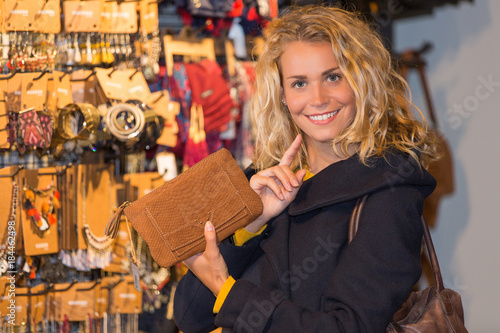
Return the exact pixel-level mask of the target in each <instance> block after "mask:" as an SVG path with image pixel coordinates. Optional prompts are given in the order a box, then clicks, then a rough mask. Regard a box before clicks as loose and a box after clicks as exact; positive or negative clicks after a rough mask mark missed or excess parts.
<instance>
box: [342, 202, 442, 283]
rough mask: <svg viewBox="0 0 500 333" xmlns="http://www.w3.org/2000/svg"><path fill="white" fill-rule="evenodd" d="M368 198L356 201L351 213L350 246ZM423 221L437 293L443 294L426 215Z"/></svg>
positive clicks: (421, 218)
mask: <svg viewBox="0 0 500 333" xmlns="http://www.w3.org/2000/svg"><path fill="white" fill-rule="evenodd" d="M367 198H368V196H367V195H365V196H363V197H361V198H359V199H358V200H357V201H356V205H355V206H354V209H353V210H352V213H351V219H350V220H349V238H348V243H349V244H350V243H351V242H352V240H353V238H354V236H355V235H356V232H357V231H358V225H359V218H360V216H361V211H362V209H363V206H364V204H365V202H366V199H367ZM420 220H421V221H422V228H423V231H424V242H425V246H426V249H427V254H428V255H429V259H430V262H431V267H432V271H433V272H434V279H435V280H436V289H437V292H441V291H442V290H443V289H444V286H443V277H442V276H441V269H440V267H439V262H438V258H437V255H436V250H435V249H434V244H433V243H432V238H431V234H430V231H429V227H428V226H427V222H426V221H425V218H424V215H422V216H421V217H420Z"/></svg>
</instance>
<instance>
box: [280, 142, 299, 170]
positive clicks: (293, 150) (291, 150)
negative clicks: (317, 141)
mask: <svg viewBox="0 0 500 333" xmlns="http://www.w3.org/2000/svg"><path fill="white" fill-rule="evenodd" d="M301 143H302V135H300V134H299V135H297V137H296V138H295V140H293V142H292V144H291V145H290V147H288V149H287V150H286V152H285V154H284V155H283V157H282V158H281V162H280V164H279V165H286V166H290V164H292V161H293V158H294V157H295V155H297V152H298V151H299V148H300V144H301Z"/></svg>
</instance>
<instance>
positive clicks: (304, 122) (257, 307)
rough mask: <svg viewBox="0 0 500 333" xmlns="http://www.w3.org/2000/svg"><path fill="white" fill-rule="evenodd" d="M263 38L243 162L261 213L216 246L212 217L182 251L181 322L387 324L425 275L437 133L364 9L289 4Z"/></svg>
mask: <svg viewBox="0 0 500 333" xmlns="http://www.w3.org/2000/svg"><path fill="white" fill-rule="evenodd" d="M264 37H265V46H264V49H263V52H262V54H261V56H260V57H259V60H258V64H257V67H256V75H257V80H256V88H255V95H254V96H253V105H252V108H253V110H252V112H253V114H252V116H253V125H254V130H255V135H256V136H255V138H256V155H255V159H254V164H253V166H252V167H250V168H249V169H248V170H246V174H247V176H248V178H249V179H250V186H251V187H252V188H253V189H254V190H255V192H256V193H258V194H259V195H260V197H261V199H262V201H263V203H264V212H263V214H262V215H261V216H260V217H259V218H257V219H256V220H255V221H254V222H253V223H252V224H250V225H249V226H247V227H246V228H245V229H241V230H239V231H238V232H236V233H235V235H234V236H233V237H231V238H230V239H228V240H225V241H223V242H222V243H221V244H219V245H217V241H216V237H217V236H216V234H215V232H214V231H213V227H212V225H211V224H210V223H207V226H206V228H205V237H206V240H207V247H206V250H205V252H203V253H202V254H199V255H196V256H194V257H192V258H190V259H189V260H186V262H185V263H186V265H187V266H188V267H189V268H190V272H189V273H188V274H187V275H186V276H185V277H184V278H183V279H182V280H181V281H180V283H179V286H178V288H177V292H176V295H175V302H174V316H175V320H176V322H177V324H178V326H179V327H180V329H181V330H182V331H183V332H185V333H188V332H209V331H211V330H213V329H214V328H215V327H223V328H224V329H227V330H229V331H234V332H385V329H386V327H387V325H388V323H389V321H390V320H391V318H392V315H393V314H394V312H395V311H396V310H397V309H398V308H399V307H400V306H401V304H402V303H403V301H404V300H405V298H406V297H407V295H408V294H409V292H410V291H411V289H412V287H413V285H414V284H415V282H417V280H418V279H419V277H420V274H421V266H420V247H421V241H422V229H421V222H420V216H421V214H422V209H423V200H424V198H425V197H426V196H428V195H429V194H430V193H431V192H432V191H433V190H434V187H435V180H434V178H433V177H432V176H431V175H430V174H429V173H428V172H427V171H425V168H424V166H425V164H426V163H427V162H429V161H431V160H432V159H433V158H434V155H435V154H434V144H433V140H432V138H431V137H429V136H428V134H427V133H426V129H425V127H423V126H422V125H421V124H420V123H419V122H417V121H415V120H413V119H412V117H411V115H410V111H409V110H408V106H409V105H411V103H410V101H409V100H408V97H407V96H408V89H407V85H406V83H405V82H404V80H403V79H402V78H401V77H400V76H399V75H398V74H397V73H396V72H395V70H394V67H393V64H392V63H391V57H390V55H389V53H388V52H387V50H386V49H385V48H384V46H383V44H382V43H381V41H380V39H379V37H378V36H377V35H376V34H375V33H374V32H373V31H372V30H371V29H370V27H369V25H368V24H366V23H365V22H364V21H363V20H362V19H360V18H359V17H357V15H356V14H353V13H350V12H346V11H344V10H341V9H336V8H328V7H317V6H308V7H303V8H300V9H296V10H291V11H289V12H288V13H286V14H285V15H283V16H282V17H281V18H279V19H276V20H275V21H273V22H271V24H270V25H269V26H268V27H267V28H266V29H265V31H264ZM365 195H368V199H367V201H366V202H365V205H364V208H363V211H362V214H361V219H360V223H359V229H358V231H357V234H356V237H355V238H354V240H353V241H352V242H351V243H350V244H348V225H349V218H350V215H351V212H352V210H353V208H354V206H355V202H356V200H357V199H358V198H360V197H363V196H365Z"/></svg>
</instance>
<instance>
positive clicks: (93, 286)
mask: <svg viewBox="0 0 500 333" xmlns="http://www.w3.org/2000/svg"><path fill="white" fill-rule="evenodd" d="M98 284H101V279H97V280H96V281H95V283H94V284H93V285H92V286H90V287H88V288H79V289H77V290H76V291H88V290H92V289H94V288H95V287H96V286H97V285H98Z"/></svg>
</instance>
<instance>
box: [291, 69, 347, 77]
mask: <svg viewBox="0 0 500 333" xmlns="http://www.w3.org/2000/svg"><path fill="white" fill-rule="evenodd" d="M338 69H339V67H334V68H330V69H327V70H326V71H324V72H323V73H321V76H325V75H328V74H330V73H331V72H334V71H336V70H338ZM286 79H297V80H305V79H307V76H306V75H292V76H289V77H287V78H286Z"/></svg>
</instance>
